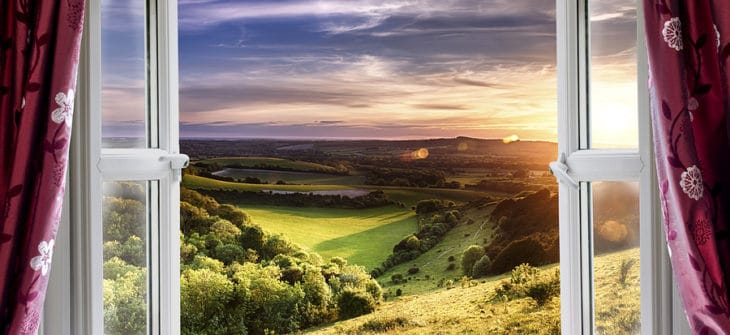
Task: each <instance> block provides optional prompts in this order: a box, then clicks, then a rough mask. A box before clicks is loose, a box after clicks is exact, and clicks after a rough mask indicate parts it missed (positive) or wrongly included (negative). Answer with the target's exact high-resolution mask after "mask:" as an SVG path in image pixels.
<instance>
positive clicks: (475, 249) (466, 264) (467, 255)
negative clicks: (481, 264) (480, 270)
mask: <svg viewBox="0 0 730 335" xmlns="http://www.w3.org/2000/svg"><path fill="white" fill-rule="evenodd" d="M482 256H484V248H482V247H481V246H479V245H470V246H469V247H468V248H466V250H464V254H462V256H461V269H462V270H463V271H464V274H465V275H467V276H471V270H472V268H473V267H474V263H476V262H477V261H478V260H479V259H480V258H482Z"/></svg>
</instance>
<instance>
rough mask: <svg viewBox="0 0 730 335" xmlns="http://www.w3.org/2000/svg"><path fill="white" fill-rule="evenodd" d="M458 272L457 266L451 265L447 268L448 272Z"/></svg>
mask: <svg viewBox="0 0 730 335" xmlns="http://www.w3.org/2000/svg"><path fill="white" fill-rule="evenodd" d="M454 270H456V264H454V263H450V264H449V266H447V267H446V271H454Z"/></svg>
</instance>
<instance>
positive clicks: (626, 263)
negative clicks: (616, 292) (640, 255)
mask: <svg viewBox="0 0 730 335" xmlns="http://www.w3.org/2000/svg"><path fill="white" fill-rule="evenodd" d="M634 263H636V258H629V259H623V260H621V269H620V272H619V277H618V282H619V284H621V286H626V279H627V278H628V276H629V270H631V267H632V266H633V265H634Z"/></svg>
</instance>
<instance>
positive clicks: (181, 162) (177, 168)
mask: <svg viewBox="0 0 730 335" xmlns="http://www.w3.org/2000/svg"><path fill="white" fill-rule="evenodd" d="M160 161H168V162H170V168H171V169H172V173H173V176H174V179H175V181H176V182H180V181H182V169H184V168H186V167H188V165H189V164H190V157H188V155H185V154H171V155H162V156H160Z"/></svg>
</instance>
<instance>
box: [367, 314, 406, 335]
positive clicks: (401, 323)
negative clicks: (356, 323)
mask: <svg viewBox="0 0 730 335" xmlns="http://www.w3.org/2000/svg"><path fill="white" fill-rule="evenodd" d="M409 325H411V322H410V321H408V319H406V318H404V317H402V316H398V317H394V318H379V319H372V320H368V321H367V322H365V323H363V324H362V326H360V331H362V332H379V333H382V332H387V331H391V330H397V329H401V328H404V327H406V326H409Z"/></svg>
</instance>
